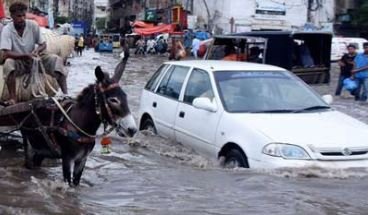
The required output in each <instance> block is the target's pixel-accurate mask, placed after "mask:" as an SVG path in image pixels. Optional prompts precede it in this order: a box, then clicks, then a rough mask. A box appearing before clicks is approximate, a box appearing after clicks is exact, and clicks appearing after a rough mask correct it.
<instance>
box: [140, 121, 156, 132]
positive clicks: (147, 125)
mask: <svg viewBox="0 0 370 215" xmlns="http://www.w3.org/2000/svg"><path fill="white" fill-rule="evenodd" d="M140 130H142V131H144V130H145V131H149V132H151V133H153V134H157V129H156V128H155V125H154V122H153V120H152V119H151V118H147V119H145V120H144V122H143V124H142V126H141V128H140Z"/></svg>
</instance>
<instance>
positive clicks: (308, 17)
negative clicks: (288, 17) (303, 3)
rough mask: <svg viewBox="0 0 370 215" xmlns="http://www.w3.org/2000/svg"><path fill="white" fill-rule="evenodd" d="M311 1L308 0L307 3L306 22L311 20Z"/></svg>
mask: <svg viewBox="0 0 370 215" xmlns="http://www.w3.org/2000/svg"><path fill="white" fill-rule="evenodd" d="M312 1H313V0H308V4H307V22H309V23H311V22H312V17H311V8H312Z"/></svg>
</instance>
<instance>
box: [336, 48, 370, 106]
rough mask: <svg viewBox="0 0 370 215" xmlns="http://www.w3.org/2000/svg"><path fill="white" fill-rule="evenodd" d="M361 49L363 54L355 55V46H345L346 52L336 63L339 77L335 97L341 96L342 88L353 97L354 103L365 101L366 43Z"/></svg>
mask: <svg viewBox="0 0 370 215" xmlns="http://www.w3.org/2000/svg"><path fill="white" fill-rule="evenodd" d="M363 48H364V52H363V53H357V52H356V46H355V45H353V44H349V45H348V46H347V51H348V52H347V53H345V54H344V55H343V56H342V58H341V59H340V61H339V62H338V63H339V66H340V75H339V79H338V85H337V89H336V92H335V95H336V96H340V95H341V92H342V89H343V87H344V88H345V89H347V90H348V91H349V92H350V93H351V94H352V95H353V96H354V97H355V100H356V101H367V94H368V81H367V73H368V68H367V67H368V54H367V51H368V50H367V49H368V43H364V44H363Z"/></svg>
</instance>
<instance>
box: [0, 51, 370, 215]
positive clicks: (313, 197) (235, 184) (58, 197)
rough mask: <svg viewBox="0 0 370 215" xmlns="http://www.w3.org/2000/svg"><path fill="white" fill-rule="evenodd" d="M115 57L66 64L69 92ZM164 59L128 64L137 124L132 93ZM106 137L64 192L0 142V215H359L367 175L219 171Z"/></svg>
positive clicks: (52, 170)
mask: <svg viewBox="0 0 370 215" xmlns="http://www.w3.org/2000/svg"><path fill="white" fill-rule="evenodd" d="M116 55H117V54H99V53H94V52H93V50H89V51H87V52H85V53H83V56H82V57H75V58H73V59H71V60H70V62H71V66H69V67H68V69H69V80H68V85H69V88H70V89H69V91H70V94H71V95H73V96H76V95H77V94H78V93H79V92H80V91H81V90H82V89H83V88H84V87H86V86H87V85H88V84H89V83H93V82H94V80H95V76H94V69H95V66H97V65H100V66H101V67H102V69H103V70H104V71H107V72H110V73H111V74H112V73H113V71H114V68H115V65H116V64H117V62H118V59H117V57H116ZM113 56H114V57H113ZM165 60H167V58H165V57H161V56H148V57H135V56H132V57H131V58H130V59H129V63H128V65H127V67H126V70H125V73H124V75H123V77H122V79H121V82H120V85H121V86H122V87H123V89H124V91H125V92H126V93H127V95H128V99H129V105H130V108H131V111H132V113H133V115H134V117H135V119H136V120H137V121H138V117H139V116H138V107H139V98H140V94H141V90H142V88H143V86H144V85H145V83H146V81H147V80H148V79H149V78H150V77H151V75H152V74H153V72H154V71H155V70H156V69H157V68H158V67H159V65H160V64H161V62H163V61H165ZM333 67H334V69H333V73H332V74H333V80H332V83H331V84H330V85H329V86H316V87H314V88H315V89H316V90H317V91H318V92H319V93H320V94H327V93H331V94H333V92H334V89H335V87H336V79H337V77H338V74H337V73H338V70H337V67H336V66H333ZM333 107H334V108H336V109H338V110H340V111H342V112H345V113H347V114H349V115H351V116H353V117H355V118H357V119H359V120H361V121H363V122H366V123H367V118H368V112H367V104H360V103H358V102H354V101H353V99H352V98H344V97H335V98H334V104H333ZM100 132H101V131H99V132H98V133H100ZM112 138H113V139H114V143H113V145H112V148H113V149H112V151H113V152H112V153H110V154H108V155H103V154H101V152H100V151H101V146H100V144H97V145H96V147H95V148H94V151H93V152H92V154H90V156H89V158H88V161H87V164H86V169H85V171H84V173H83V175H82V180H81V186H80V187H77V188H70V187H69V186H68V185H66V184H64V182H63V176H62V167H61V162H60V161H55V160H48V161H47V162H45V164H44V165H43V167H42V168H40V169H37V170H27V169H25V168H24V167H23V151H22V149H21V148H20V146H19V145H18V144H14V143H3V144H2V148H1V151H0V190H1V192H0V214H135V215H136V214H284V215H286V214H354V215H357V214H367V208H368V191H367V190H368V180H367V178H368V173H367V169H352V170H345V171H344V170H323V169H280V170H250V169H234V170H226V169H222V168H220V167H219V165H218V163H217V162H216V161H211V160H207V159H206V158H204V157H202V156H200V155H198V154H196V153H195V152H194V151H193V150H191V149H189V148H186V147H184V146H182V145H179V144H177V143H174V142H171V141H169V140H165V139H163V138H161V137H158V136H153V135H151V134H149V133H144V134H143V133H141V134H138V135H137V137H136V141H135V143H131V144H128V141H127V140H126V139H124V138H119V137H116V136H115V135H114V134H113V137H112Z"/></svg>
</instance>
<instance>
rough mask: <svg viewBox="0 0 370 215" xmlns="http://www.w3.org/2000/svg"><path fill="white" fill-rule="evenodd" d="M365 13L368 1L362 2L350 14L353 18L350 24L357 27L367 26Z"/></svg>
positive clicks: (363, 0)
mask: <svg viewBox="0 0 370 215" xmlns="http://www.w3.org/2000/svg"><path fill="white" fill-rule="evenodd" d="M367 11H368V1H367V0H362V1H361V5H360V7H359V8H356V9H355V10H354V11H353V12H352V14H351V15H352V18H353V19H352V24H354V25H357V26H367V25H368V17H367Z"/></svg>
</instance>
